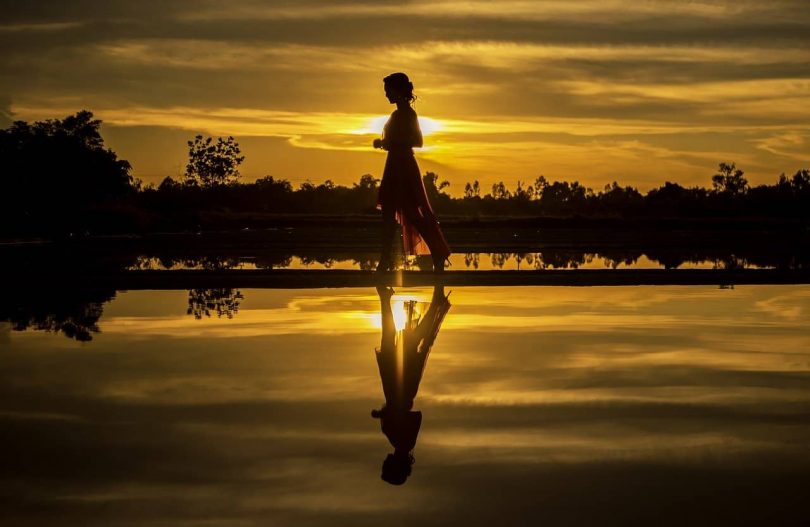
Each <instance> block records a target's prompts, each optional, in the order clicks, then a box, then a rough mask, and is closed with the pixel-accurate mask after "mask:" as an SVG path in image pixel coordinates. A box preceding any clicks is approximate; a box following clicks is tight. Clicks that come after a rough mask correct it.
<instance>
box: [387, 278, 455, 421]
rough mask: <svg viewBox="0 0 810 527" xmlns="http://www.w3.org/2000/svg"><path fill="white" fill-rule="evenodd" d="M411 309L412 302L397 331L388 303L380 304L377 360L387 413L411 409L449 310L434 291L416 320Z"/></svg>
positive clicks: (440, 292) (443, 297)
mask: <svg viewBox="0 0 810 527" xmlns="http://www.w3.org/2000/svg"><path fill="white" fill-rule="evenodd" d="M414 307H415V302H408V303H407V304H406V308H407V310H408V312H407V320H406V323H405V328H403V329H402V331H397V330H396V328H395V327H394V320H393V314H392V311H391V307H390V303H384V304H383V312H382V326H383V327H382V340H381V343H380V344H381V345H380V348H379V349H378V350H377V353H376V357H377V366H378V367H379V369H380V379H381V380H382V385H383V392H384V394H385V408H386V410H387V411H389V412H390V411H409V410H410V409H411V408H412V407H413V400H414V398H415V397H416V392H417V391H418V390H419V383H420V381H421V380H422V373H423V372H424V370H425V364H426V363H427V359H428V355H429V354H430V349H431V348H432V347H433V342H434V341H435V340H436V336H437V335H438V334H439V328H440V327H441V324H442V322H443V321H444V317H445V315H446V314H447V312H448V311H449V310H450V302H449V301H448V300H447V297H446V296H444V294H443V293H442V290H441V289H440V288H437V289H436V290H435V291H434V294H433V299H432V300H431V302H430V306H429V307H428V309H427V311H426V312H425V313H424V315H423V316H422V317H421V318H420V319H416V317H415V313H414Z"/></svg>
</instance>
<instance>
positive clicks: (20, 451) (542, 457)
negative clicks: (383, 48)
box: [0, 286, 810, 526]
mask: <svg viewBox="0 0 810 527" xmlns="http://www.w3.org/2000/svg"><path fill="white" fill-rule="evenodd" d="M449 292H450V291H449V290H448V291H445V293H449ZM444 298H445V297H444V296H441V291H439V292H436V294H434V291H432V290H431V289H416V290H405V289H403V290H397V291H396V294H395V295H394V296H393V298H391V299H390V301H389V300H388V298H387V296H386V295H385V292H383V296H382V300H381V298H380V296H378V293H377V292H376V291H375V290H373V289H372V290H365V289H344V290H334V289H333V290H306V291H301V290H244V291H236V290H194V291H168V292H167V291H161V292H157V291H144V292H117V293H115V294H113V293H99V294H97V295H96V296H93V295H88V297H87V298H85V299H66V298H59V299H57V300H53V299H51V300H50V302H51V303H50V304H49V300H48V299H46V298H43V299H41V300H40V302H41V304H40V305H39V308H38V306H37V305H34V304H29V305H26V306H22V305H18V306H10V305H4V306H3V308H4V311H3V312H4V313H6V315H5V316H6V318H7V320H9V322H0V510H2V513H0V518H2V520H0V523H2V524H3V525H10V526H11V525H14V526H27V525H36V526H49V525H59V526H64V525H99V526H101V525H104V526H118V525H133V526H135V525H161V526H163V525H184V526H185V525H188V526H192V525H193V526H203V525H204V526H220V525H222V526H253V525H257V526H258V525H296V526H300V525H349V526H363V525H369V526H379V525H414V526H416V525H420V526H421V525H576V526H580V525H769V526H770V525H807V522H808V518H810V499H808V498H810V490H808V489H810V446H809V445H810V330H808V322H810V287H808V286H756V287H738V288H736V289H718V288H713V287H609V288H566V287H514V288H486V289H485V288H458V289H456V290H455V291H452V293H451V294H450V296H449V306H448V305H447V304H448V302H447V301H445V300H444ZM431 301H432V302H433V303H432V304H429V302H431ZM0 302H2V301H0ZM385 306H390V308H391V311H390V314H391V315H392V320H393V324H394V331H395V334H394V335H393V337H391V338H392V339H393V340H391V341H390V342H401V341H404V342H408V340H407V339H406V338H405V337H404V336H403V334H402V332H401V330H402V329H403V328H408V329H405V332H406V333H407V332H408V331H412V332H414V331H417V329H418V328H425V327H428V326H429V327H430V330H429V331H427V332H426V333H425V335H428V336H427V337H426V339H425V341H424V342H428V344H427V345H425V346H424V347H423V348H421V352H429V358H428V360H427V362H426V366H425V368H424V374H423V376H422V377H421V383H419V384H418V394H417V395H416V398H415V402H414V406H413V409H412V410H411V411H410V412H407V411H406V412H405V413H406V414H407V416H410V417H407V418H403V419H404V421H402V420H401V421H396V420H395V419H394V417H392V415H393V414H386V415H388V418H387V419H388V421H389V422H390V423H392V424H390V425H386V426H387V427H388V428H387V432H388V435H385V434H383V433H382V431H381V424H383V423H382V421H384V419H385V418H384V419H374V418H372V417H371V410H372V409H380V408H381V406H382V404H383V402H384V401H385V397H384V394H383V385H384V384H385V385H386V386H389V387H390V386H391V382H392V381H391V378H389V377H388V376H390V375H394V376H397V375H398V376H399V380H400V381H401V380H402V379H410V380H411V381H413V380H414V379H415V381H417V382H418V380H419V375H418V374H419V373H420V371H417V372H416V374H414V373H413V372H410V373H409V372H408V371H407V370H408V368H411V367H413V364H414V363H413V362H408V360H409V359H405V360H404V362H403V361H402V360H400V362H399V364H398V365H396V367H394V369H393V370H392V369H391V368H387V367H384V362H383V361H382V360H381V361H379V362H378V360H377V359H378V358H379V356H376V355H375V353H376V352H375V348H376V349H380V350H381V351H380V352H381V353H382V352H385V351H386V349H387V348H386V346H387V343H388V342H389V341H387V340H386V336H385V334H384V332H383V327H386V328H389V329H390V324H384V323H383V320H389V321H390V319H388V318H386V317H385V316H382V315H385V314H386V313H388V311H387V310H386V309H385ZM381 309H382V313H381ZM417 321H423V322H424V321H426V322H427V323H428V324H427V325H426V326H417V325H416V324H417ZM24 328H27V329H24ZM18 330H20V331H18ZM388 336H391V335H390V334H389V335H388ZM423 336H424V335H423ZM430 343H432V347H431V346H430ZM405 347H406V348H407V345H406V346H405ZM396 349H397V350H400V351H397V353H406V354H407V353H408V352H407V350H404V351H402V346H400V347H398V348H396ZM417 362H418V361H417ZM392 364H393V363H392ZM419 364H421V363H419ZM378 365H379V366H378ZM420 368H421V366H420V367H418V368H417V370H419V369H420ZM391 372H394V373H393V374H392V373H391ZM397 372H398V373H397ZM381 376H382V378H381ZM395 380H396V379H395ZM412 384H413V383H412ZM417 411H419V412H421V426H418V423H417V424H416V425H414V423H415V422H416V420H415V419H411V417H413V416H414V415H416V412H417ZM403 422H405V423H406V424H405V425H402V423H403ZM397 423H399V424H397ZM408 423H410V424H408ZM403 437H404V439H403ZM413 440H415V448H413V451H412V455H413V465H412V466H411V467H410V476H409V477H407V480H406V481H405V483H404V484H402V485H391V484H389V483H387V482H386V481H384V480H383V479H381V473H382V466H383V461H384V460H385V459H386V458H387V456H389V455H392V457H394V458H396V459H406V460H407V459H409V458H408V457H407V452H406V453H405V455H404V456H402V455H399V456H394V455H393V452H394V450H395V449H394V446H392V443H397V444H399V445H400V446H402V444H403V442H404V443H408V442H409V441H410V443H411V444H413ZM408 446H410V445H408ZM407 448H408V447H406V450H407ZM389 470H390V466H389ZM406 472H407V471H406ZM388 479H391V478H390V474H389V477H388Z"/></svg>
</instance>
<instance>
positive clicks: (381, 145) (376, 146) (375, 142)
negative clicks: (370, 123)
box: [372, 137, 383, 148]
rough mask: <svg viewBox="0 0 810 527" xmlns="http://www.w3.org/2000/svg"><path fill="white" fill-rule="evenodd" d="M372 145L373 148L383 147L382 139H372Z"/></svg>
mask: <svg viewBox="0 0 810 527" xmlns="http://www.w3.org/2000/svg"><path fill="white" fill-rule="evenodd" d="M372 145H374V148H382V147H383V140H382V139H380V138H379V137H378V138H377V139H375V140H374V142H373V143H372Z"/></svg>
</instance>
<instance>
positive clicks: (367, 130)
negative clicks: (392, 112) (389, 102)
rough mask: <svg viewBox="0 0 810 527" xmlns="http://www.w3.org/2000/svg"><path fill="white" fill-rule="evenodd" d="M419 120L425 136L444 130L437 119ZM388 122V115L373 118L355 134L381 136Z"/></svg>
mask: <svg viewBox="0 0 810 527" xmlns="http://www.w3.org/2000/svg"><path fill="white" fill-rule="evenodd" d="M418 119H419V128H421V129H422V135H423V136H428V135H431V134H434V133H436V132H438V131H440V130H442V128H443V126H442V123H441V121H439V120H437V119H431V118H430V117H419V118H418ZM386 122H388V116H386V115H383V116H380V117H373V118H371V119H369V120H368V122H367V123H366V126H364V127H363V128H360V129H359V130H355V131H354V133H356V134H377V135H381V134H382V131H383V128H384V127H385V123H386Z"/></svg>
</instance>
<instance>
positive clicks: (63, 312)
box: [0, 290, 115, 342]
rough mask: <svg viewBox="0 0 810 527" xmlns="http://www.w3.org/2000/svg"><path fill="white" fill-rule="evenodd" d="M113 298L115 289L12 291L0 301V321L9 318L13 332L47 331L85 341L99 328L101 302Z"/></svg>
mask: <svg viewBox="0 0 810 527" xmlns="http://www.w3.org/2000/svg"><path fill="white" fill-rule="evenodd" d="M114 297H115V291H88V290H58V291H51V290H49V291H27V292H20V293H19V294H16V293H14V292H12V293H11V294H10V295H9V296H6V297H5V298H4V299H3V302H2V304H0V320H7V321H9V322H10V323H11V327H12V329H13V330H14V331H25V330H27V329H33V330H40V331H49V332H53V333H62V334H63V335H64V336H66V337H68V338H71V339H75V340H78V341H80V342H87V341H90V340H93V333H99V332H100V331H101V330H100V329H99V326H98V321H99V319H100V318H101V315H102V313H103V311H104V309H103V305H104V303H105V302H109V301H110V300H112V299H113V298H114Z"/></svg>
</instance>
